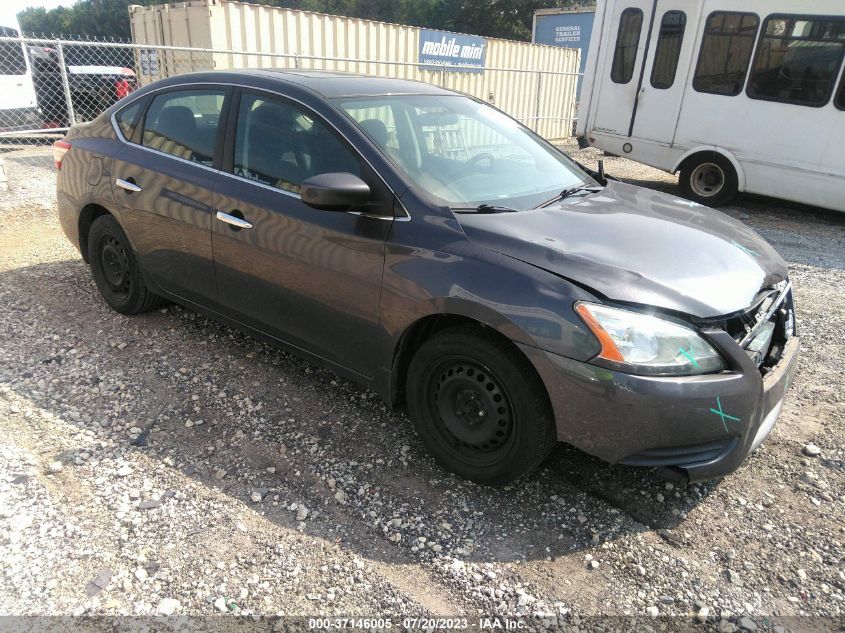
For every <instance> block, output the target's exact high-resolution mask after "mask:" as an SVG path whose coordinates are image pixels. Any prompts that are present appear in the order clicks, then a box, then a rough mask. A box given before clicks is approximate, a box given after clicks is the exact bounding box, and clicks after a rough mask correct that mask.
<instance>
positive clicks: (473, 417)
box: [433, 359, 513, 454]
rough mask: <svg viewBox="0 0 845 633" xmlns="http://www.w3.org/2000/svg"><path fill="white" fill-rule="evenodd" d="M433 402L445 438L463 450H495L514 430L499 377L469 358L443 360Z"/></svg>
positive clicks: (497, 449) (436, 375) (456, 448)
mask: <svg viewBox="0 0 845 633" xmlns="http://www.w3.org/2000/svg"><path fill="white" fill-rule="evenodd" d="M434 377H435V380H436V382H435V388H434V394H433V396H434V404H435V408H436V412H437V414H438V417H439V419H440V422H441V424H442V429H441V430H442V432H443V433H442V434H443V436H444V439H446V440H447V442H448V443H449V444H450V445H451V446H452V448H453V449H455V450H457V451H458V452H460V453H463V454H465V453H468V454H479V453H495V452H497V451H501V450H502V449H504V448H506V445H507V443H508V441H509V440H510V439H511V435H512V430H513V414H512V410H511V405H510V402H509V401H508V398H507V396H506V394H505V392H504V390H503V389H502V386H501V384H500V383H499V381H498V379H497V378H496V377H495V376H494V375H493V374H492V373H491V372H490V371H489V370H488V369H486V368H485V367H484V366H482V365H480V364H478V363H475V362H474V361H469V360H466V359H453V360H449V361H445V362H442V363H441V364H440V365H439V366H438V368H437V369H436V373H435V376H434Z"/></svg>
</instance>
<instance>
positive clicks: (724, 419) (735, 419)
mask: <svg viewBox="0 0 845 633" xmlns="http://www.w3.org/2000/svg"><path fill="white" fill-rule="evenodd" d="M716 406H718V407H719V408H718V409H714V408H713V407H710V412H711V413H715V414H716V415H718V416H719V417H720V418H722V426H724V427H725V430H726V431H727V430H728V423H727V420H730V421H731V422H742V418H738V417H736V416H735V415H728V414H727V413H725V412H724V411H723V410H722V401H721V400H720V399H719V397H718V396H716Z"/></svg>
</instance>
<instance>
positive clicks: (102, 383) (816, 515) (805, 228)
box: [0, 149, 845, 632]
mask: <svg viewBox="0 0 845 633" xmlns="http://www.w3.org/2000/svg"><path fill="white" fill-rule="evenodd" d="M573 154H575V155H576V156H577V157H578V158H579V160H582V161H584V162H586V163H589V164H592V165H595V160H596V159H597V158H598V157H599V154H598V152H596V151H595V150H592V149H588V150H581V151H573ZM604 160H605V168H606V170H607V171H608V172H609V173H611V174H614V175H617V176H619V177H622V178H624V179H626V180H629V181H635V182H637V183H639V184H643V185H645V186H649V187H654V188H658V189H663V190H666V191H671V192H673V193H677V187H676V180H675V178H674V177H672V176H668V175H666V174H663V173H661V172H658V171H655V170H653V169H650V168H647V167H643V166H641V165H637V164H635V163H632V162H630V161H627V160H625V159H622V158H615V157H604ZM6 171H7V173H8V176H9V190H8V191H6V192H0V219H2V222H0V319H2V323H3V326H2V330H0V613H5V614H50V615H62V614H83V613H85V614H97V615H155V614H171V613H173V614H179V615H196V616H203V615H214V614H220V615H222V614H224V613H228V614H241V615H244V614H256V615H257V614H261V615H277V614H278V615H292V614H293V615H316V614H321V615H361V616H378V615H382V616H383V615H391V616H394V617H399V616H414V617H419V616H444V617H445V616H456V615H466V616H472V617H473V618H474V617H476V616H477V615H479V614H481V615H492V614H499V615H504V614H510V615H521V616H526V618H527V619H528V620H532V619H540V618H543V617H545V618H546V620H545V622H547V623H548V622H554V621H556V620H555V618H559V621H564V622H569V623H572V622H575V623H578V621H579V620H578V618H589V617H590V616H595V615H614V616H615V615H618V616H623V615H624V616H637V617H641V618H645V619H646V620H647V621H649V622H651V623H653V624H656V623H658V622H665V620H663V619H657V620H654V619H652V618H653V617H655V616H668V615H673V616H678V617H677V618H675V619H674V620H672V621H673V622H675V623H684V624H685V625H695V626H700V627H704V626H705V625H703V624H696V623H698V622H706V626H707V627H708V628H710V629H718V630H719V631H722V632H730V631H735V630H738V629H745V630H755V628H756V629H757V630H764V629H768V628H771V627H772V626H773V625H774V624H775V623H778V622H780V624H781V625H782V626H785V627H786V629H787V630H805V627H808V626H813V627H818V628H814V629H813V630H827V629H828V628H829V627H830V628H832V627H834V626H838V625H839V624H837V623H841V622H842V617H843V613H845V602H843V600H845V555H843V552H844V551H845V548H843V540H845V425H843V418H845V395H844V394H845V389H843V387H845V374H843V363H842V359H843V357H845V334H843V333H845V296H844V295H843V290H842V289H843V287H845V216H837V215H836V214H833V213H826V212H823V211H821V210H818V209H812V208H807V207H800V206H799V205H791V204H786V203H783V202H780V201H775V200H771V199H766V198H762V197H752V196H743V197H741V198H740V199H739V200H738V202H737V204H736V205H735V206H732V207H730V208H728V209H726V211H727V212H728V213H730V214H731V215H733V216H735V217H738V218H740V219H741V220H742V221H744V222H746V223H747V224H749V225H750V226H752V227H753V228H755V229H756V230H758V231H759V232H760V233H761V234H762V235H764V236H765V237H766V238H767V239H769V240H770V241H771V242H772V243H773V244H774V245H775V246H776V247H777V248H778V249H779V250H780V252H781V253H783V254H784V256H785V257H786V259H787V260H788V261H789V264H790V269H791V271H792V278H793V282H794V286H795V293H796V301H797V308H798V323H799V328H800V333H801V335H802V345H803V347H802V352H801V354H802V355H801V364H800V368H799V372H798V374H797V377H796V380H795V383H794V386H793V387H792V389H791V391H790V393H789V396H788V397H787V399H786V404H785V407H784V410H783V415H782V418H781V421H780V422H779V423H778V425H777V426H776V428H775V430H774V432H773V434H772V436H771V437H770V439H769V440H768V441H767V442H766V443H765V444H764V445H763V447H762V448H761V449H760V450H759V451H758V452H757V453H756V454H754V455H753V456H752V457H751V458H749V459H748V461H747V463H746V464H745V465H744V466H743V467H742V468H741V470H740V471H738V472H737V473H735V474H734V475H731V476H730V477H728V478H726V479H724V480H722V481H720V482H709V483H705V484H697V485H690V486H680V485H678V484H671V483H667V482H665V481H663V480H661V479H659V478H657V477H656V476H655V475H653V474H652V473H651V472H649V471H644V470H639V469H634V468H626V467H621V466H610V465H607V464H605V463H603V462H600V461H598V460H596V459H593V458H591V457H589V456H587V455H585V454H583V453H580V452H578V451H576V450H574V449H571V448H568V447H565V446H560V447H559V448H558V449H556V450H555V452H554V453H553V455H552V457H551V458H550V459H549V460H548V462H547V463H546V464H545V465H544V467H543V468H541V469H540V470H539V471H538V472H536V473H534V474H532V475H530V476H528V477H527V478H525V479H523V480H521V481H520V482H518V483H516V484H513V485H510V486H507V487H504V488H501V489H490V488H484V487H479V486H477V485H474V484H471V483H467V482H466V481H462V480H459V479H457V478H455V477H453V476H451V475H449V474H447V473H446V472H444V471H443V470H441V469H440V468H439V467H438V466H437V464H436V463H434V462H433V460H432V459H431V458H430V457H429V456H428V454H427V453H426V452H425V450H424V449H423V447H422V445H421V443H420V442H419V441H418V439H417V438H416V436H415V434H414V431H413V429H412V426H411V424H410V422H409V421H408V419H407V418H406V417H405V416H404V414H402V413H399V412H392V411H390V410H389V409H388V408H387V407H386V406H385V405H384V404H383V403H382V402H381V401H380V400H379V399H378V398H377V397H375V395H374V394H372V393H368V392H366V391H363V390H362V389H360V388H359V387H357V386H355V385H353V384H350V383H348V382H346V381H344V380H342V379H341V378H338V377H337V376H335V375H334V374H332V373H331V372H329V371H326V370H324V369H321V368H319V367H317V366H312V365H310V364H309V363H307V362H305V361H303V360H300V359H298V358H297V357H295V356H293V355H290V354H288V353H286V352H284V351H281V350H279V349H277V348H274V347H271V346H269V345H266V344H264V343H261V342H258V341H256V340H254V339H252V338H250V337H249V336H247V335H245V334H242V333H240V332H238V331H236V330H233V329H230V328H228V327H225V326H222V325H219V324H217V323H215V322H213V321H211V320H208V319H206V318H204V317H202V316H198V315H197V314H195V313H193V312H190V311H188V310H185V309H183V308H181V307H177V306H169V307H167V308H165V309H162V310H159V311H157V312H154V313H151V314H147V315H144V316H140V317H133V318H127V317H124V316H122V315H119V314H117V313H114V312H112V311H110V310H109V309H108V308H107V307H106V306H105V304H104V303H103V302H102V301H101V300H100V298H99V297H98V295H97V291H96V289H95V287H94V284H93V282H92V281H91V277H90V274H89V271H88V268H87V267H86V266H85V265H84V264H83V262H82V261H81V259H80V257H79V255H78V253H77V252H76V251H75V250H74V249H73V248H72V247H71V246H70V245H69V244H68V242H67V241H66V240H65V238H64V235H63V234H62V232H61V229H60V228H59V224H58V221H57V219H56V215H55V192H54V187H55V177H54V174H53V171H52V166H51V164H50V161H49V158H48V157H45V156H42V157H41V158H38V157H35V158H29V159H27V160H17V159H15V158H13V157H7V160H6ZM799 616H816V619H813V618H808V619H802V618H801V617H799ZM819 617H827V618H830V619H818V618H819ZM528 620H526V621H528ZM586 621H587V620H583V621H581V622H582V625H583V624H584V622H586ZM625 622H628V623H629V624H630V622H631V621H629V620H625Z"/></svg>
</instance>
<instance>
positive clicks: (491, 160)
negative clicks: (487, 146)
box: [466, 152, 496, 172]
mask: <svg viewBox="0 0 845 633" xmlns="http://www.w3.org/2000/svg"><path fill="white" fill-rule="evenodd" d="M484 161H487V163H488V165H487V167H486V168H485V167H481V165H479V163H482V162H484ZM495 162H496V157H495V156H493V154H488V153H487V152H482V153H481V154H476V155H475V156H473V157H472V158H470V159H469V160H468V161H467V162H466V164H467V166H471V167H475V168H477V169H478V170H479V171H486V172H491V171H493V165H494V164H495Z"/></svg>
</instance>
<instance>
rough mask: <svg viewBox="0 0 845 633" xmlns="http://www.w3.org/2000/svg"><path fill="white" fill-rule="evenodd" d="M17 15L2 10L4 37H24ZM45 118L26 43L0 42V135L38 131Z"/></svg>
mask: <svg viewBox="0 0 845 633" xmlns="http://www.w3.org/2000/svg"><path fill="white" fill-rule="evenodd" d="M20 31H21V28H20V25H19V24H18V18H17V15H15V12H14V10H13V9H12V8H10V7H0V36H3V37H20ZM40 127H41V117H40V115H39V112H38V105H37V103H36V97H35V86H34V85H33V83H32V68H31V67H30V65H29V56H28V55H27V51H26V47H25V46H24V44H23V42H18V41H9V40H6V41H2V42H0V131H4V132H5V131H10V130H37V129H39V128H40Z"/></svg>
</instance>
